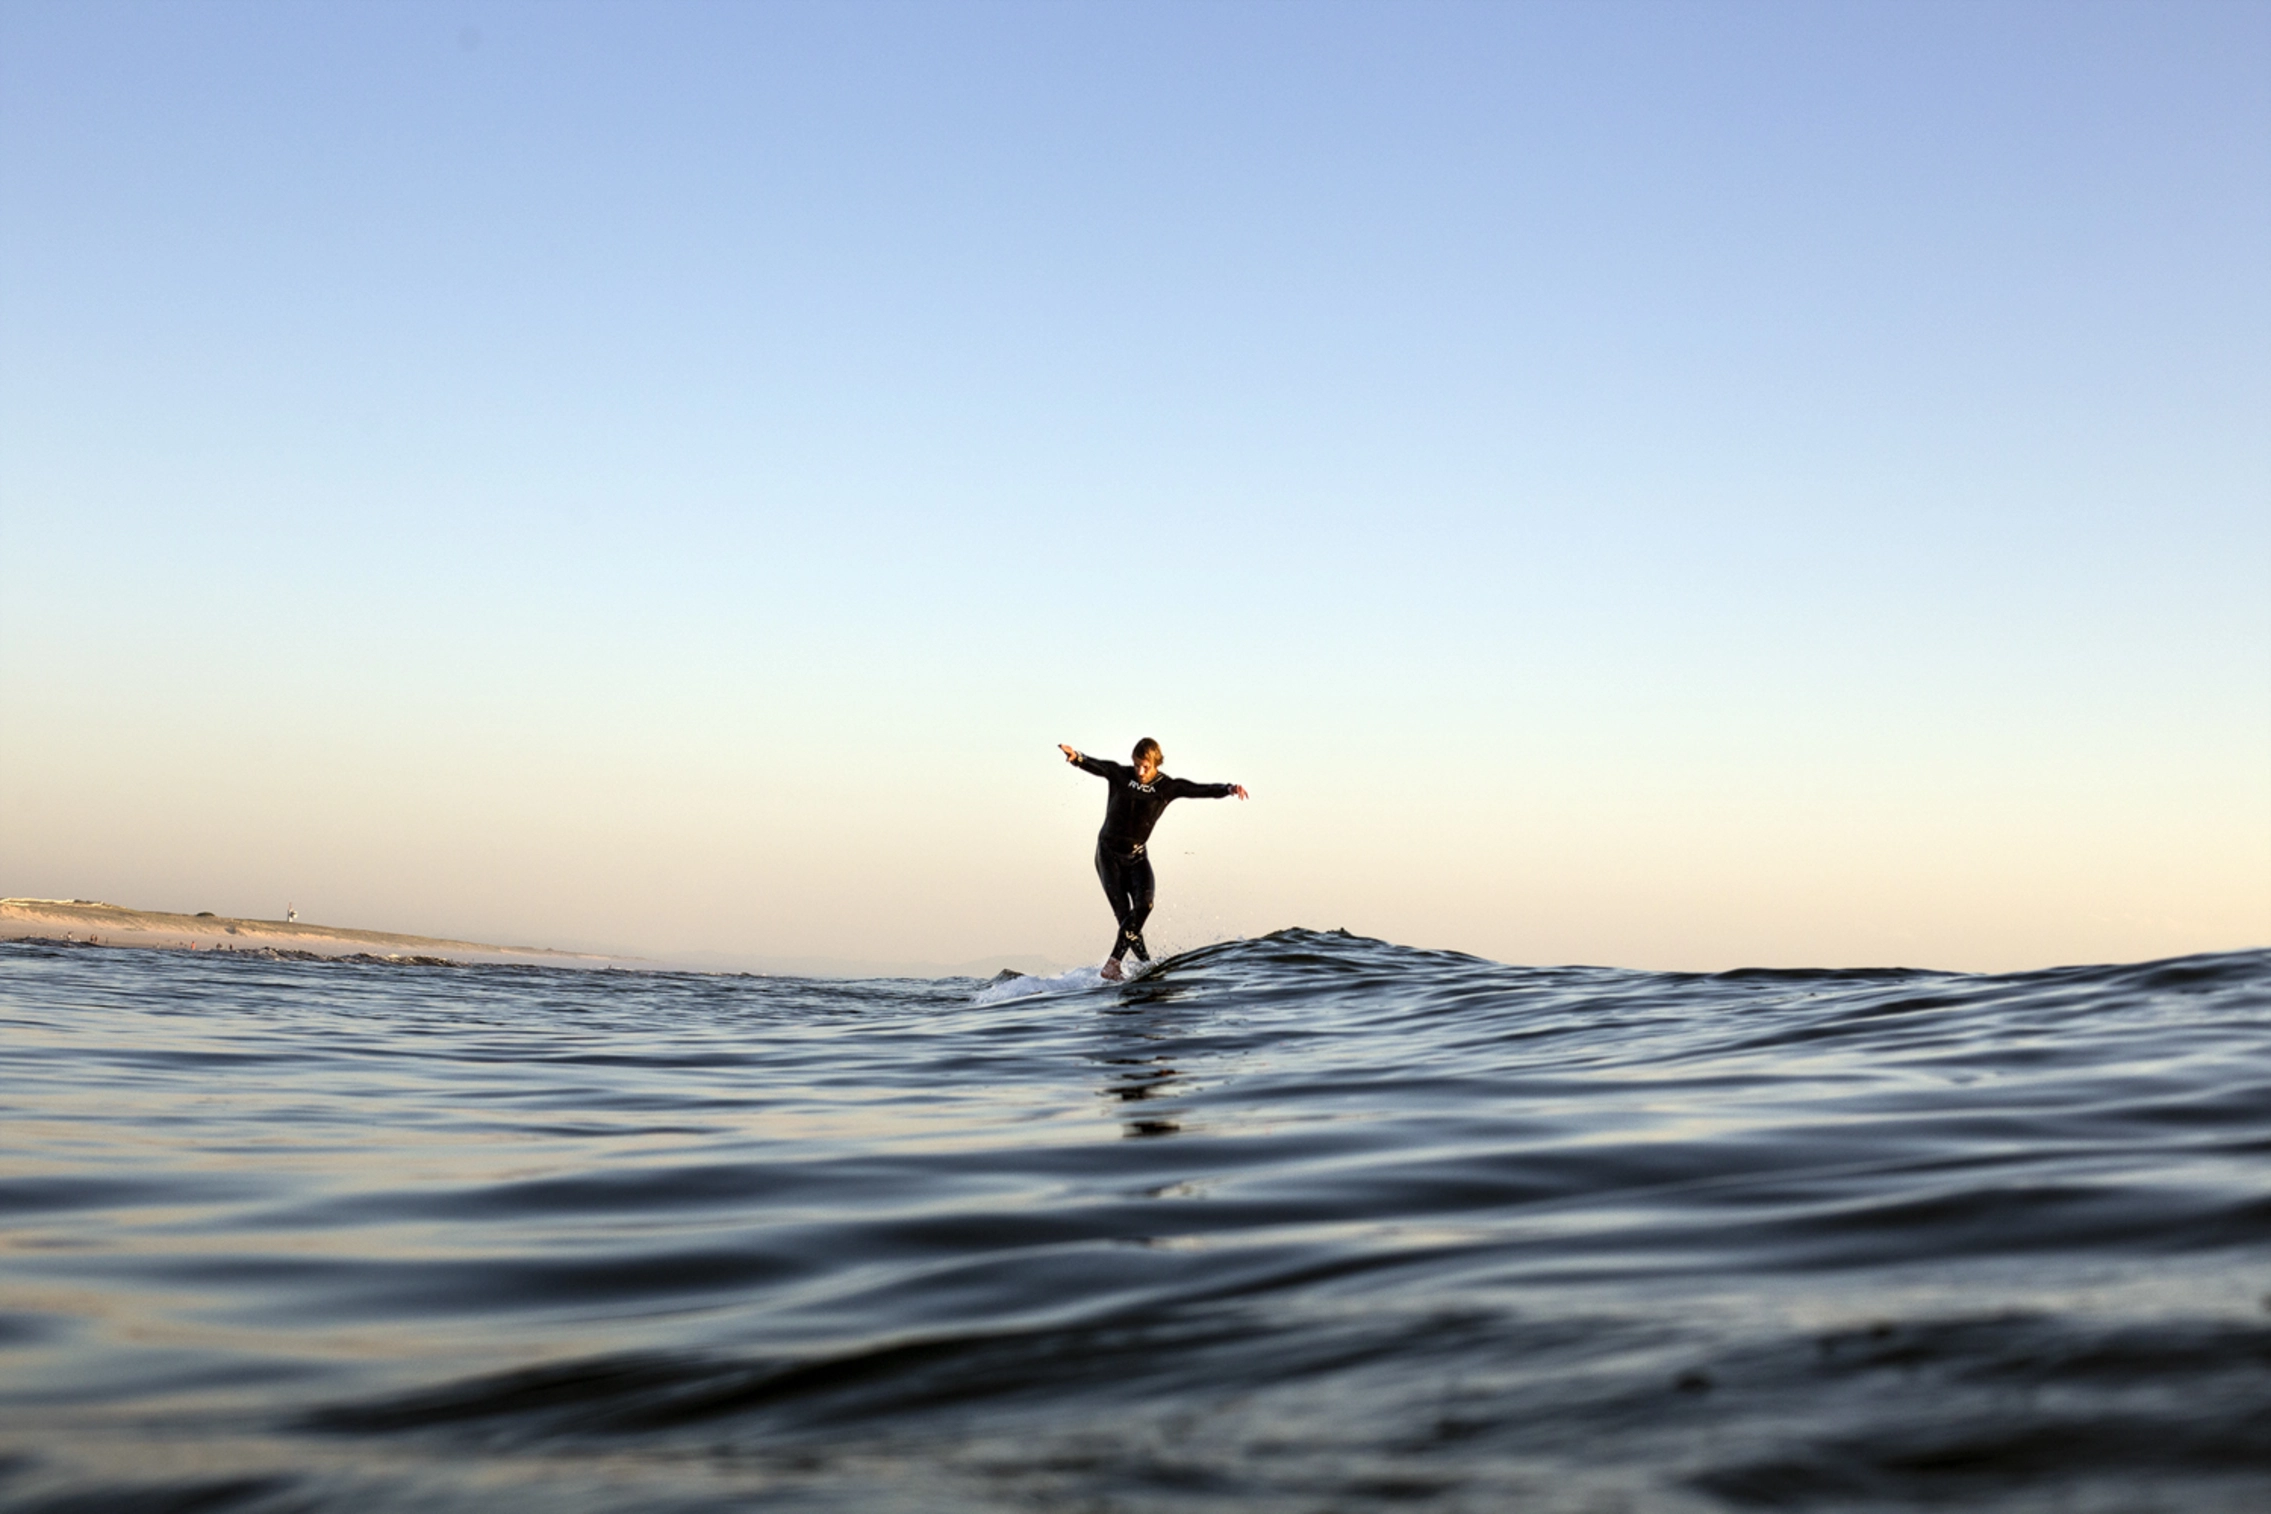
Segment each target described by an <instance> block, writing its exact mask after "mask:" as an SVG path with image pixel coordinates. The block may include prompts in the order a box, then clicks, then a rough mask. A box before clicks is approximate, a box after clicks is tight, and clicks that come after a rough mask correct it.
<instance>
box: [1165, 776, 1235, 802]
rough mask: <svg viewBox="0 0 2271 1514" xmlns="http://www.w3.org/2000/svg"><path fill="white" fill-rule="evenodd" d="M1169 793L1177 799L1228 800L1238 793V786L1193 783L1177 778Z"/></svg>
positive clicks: (1232, 784)
mask: <svg viewBox="0 0 2271 1514" xmlns="http://www.w3.org/2000/svg"><path fill="white" fill-rule="evenodd" d="M1171 792H1172V796H1173V797H1174V798H1177V799H1228V798H1229V797H1230V796H1231V795H1232V794H1235V793H1237V792H1238V785H1237V784H1235V783H1193V782H1191V780H1190V779H1188V778H1178V779H1176V780H1175V787H1174V789H1173V790H1172V791H1171Z"/></svg>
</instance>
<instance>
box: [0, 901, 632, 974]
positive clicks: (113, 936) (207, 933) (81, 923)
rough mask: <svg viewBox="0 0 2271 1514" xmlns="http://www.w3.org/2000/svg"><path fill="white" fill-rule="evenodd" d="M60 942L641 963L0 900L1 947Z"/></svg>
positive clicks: (81, 904) (386, 934) (92, 905)
mask: <svg viewBox="0 0 2271 1514" xmlns="http://www.w3.org/2000/svg"><path fill="white" fill-rule="evenodd" d="M24 940H64V941H71V942H75V943H85V944H89V945H96V946H125V947H137V948H142V949H145V950H158V951H222V952H228V951H237V952H260V953H269V952H273V953H276V954H278V955H283V954H291V955H294V956H308V957H378V958H382V959H385V960H387V961H395V962H436V963H452V964H472V963H483V964H492V963H512V962H518V963H528V964H543V965H548V966H552V967H611V966H614V965H617V964H629V963H634V962H638V961H639V959H638V958H634V957H609V956H602V955H599V954H598V953H594V952H567V951H557V950H554V949H553V948H551V947H545V946H492V945H489V944H487V943H485V942H480V941H452V940H447V939H443V938H440V937H435V936H405V935H399V934H397V933H395V932H392V931H376V930H351V929H349V928H347V927H345V926H337V925H314V924H310V923H308V922H306V921H299V920H241V919H237V918H235V917H234V916H227V915H210V914H206V915H176V914H167V913H165V912H164V911H160V910H143V909H128V908H126V907H125V906H123V905H117V904H104V903H101V902H99V901H97V900H92V899H0V941H24Z"/></svg>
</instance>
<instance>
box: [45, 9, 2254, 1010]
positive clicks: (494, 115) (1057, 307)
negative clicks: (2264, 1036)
mask: <svg viewBox="0 0 2271 1514" xmlns="http://www.w3.org/2000/svg"><path fill="white" fill-rule="evenodd" d="M0 149H4V150H0V364H4V368H0V490H4V495H0V892H5V893H12V894H31V895H41V896H76V897H87V898H102V899H109V900H114V901H116V902H119V903H125V904H134V905H141V906H144V907H150V908H178V909H189V910H196V909H213V910H218V911H221V912H222V913H225V914H248V915H255V916H274V915H277V914H280V913H281V912H282V910H283V908H284V906H285V904H286V903H287V902H291V903H295V904H297V905H298V907H299V909H300V911H301V913H302V915H303V916H304V917H307V918H311V919H315V920H320V921H325V922H328V923H334V924H345V925H360V926H366V927H372V928H381V929H394V930H407V931H415V932H420V933H426V934H440V935H452V936H471V937H474V938H477V939H486V940H506V941H514V942H535V943H542V944H550V945H560V946H573V947H587V948H599V949H613V950H628V951H637V952H646V953H653V954H661V955H665V956H678V957H683V956H687V955H690V954H694V953H710V954H714V955H712V956H711V957H709V958H707V959H706V960H713V961H719V962H726V961H732V962H762V961H779V960H783V959H799V960H801V959H810V958H816V957H826V958H840V959H845V960H847V961H863V962H870V963H887V962H909V961H925V962H944V963H951V962H961V961H965V960H969V959H973V958H978V957H980V956H982V955H984V954H986V953H1038V954H1042V955H1046V956H1050V957H1053V958H1055V959H1057V960H1059V961H1064V962H1072V961H1093V960H1095V959H1096V958H1097V957H1099V956H1100V955H1101V954H1102V952H1103V951H1104V949H1105V948H1106V946H1107V945H1108V944H1109V941H1110V939H1111V932H1112V922H1111V918H1110V915H1109V912H1108V911H1107V909H1106V907H1105V905H1104V902H1103V899H1102V896H1101V892H1100V891H1099V890H1098V889H1097V887H1096V883H1095V880H1094V876H1093V874H1092V872H1091V870H1090V864H1089V849H1090V845H1091V838H1092V836H1093V834H1094V829H1095V824H1096V820H1097V817H1098V815H1099V814H1100V811H1101V807H1102V800H1103V791H1102V786H1101V785H1100V784H1099V783H1097V781H1096V780H1094V779H1092V778H1088V777H1086V776H1084V775H1081V774H1079V773H1076V772H1073V771H1071V770H1069V769H1067V768H1065V767H1064V766H1063V765H1062V763H1061V762H1060V761H1059V759H1058V757H1057V754H1056V752H1055V750H1054V744H1055V743H1056V742H1059V741H1065V742H1070V743H1072V744H1074V745H1076V746H1079V747H1082V748H1084V749H1087V750H1092V751H1096V752H1099V753H1103V754H1106V755H1111V756H1122V755H1124V753H1125V749H1126V748H1127V747H1128V745H1129V744H1130V743H1131V742H1132V741H1133V740H1134V739H1135V738H1136V737H1138V736H1141V735H1155V736H1157V737H1158V738H1159V739H1160V740H1161V741H1162V742H1163V743H1164V744H1165V747H1166V750H1167V756H1168V768H1169V770H1170V771H1172V772H1177V773H1180V774H1183V775H1184V776H1188V777H1193V778H1199V779H1208V780H1214V779H1231V780H1236V781H1239V782H1243V783H1245V784H1247V785H1248V786H1249V787H1250V788H1251V789H1252V790H1253V792H1254V799H1253V801H1252V802H1251V803H1248V804H1244V805H1239V804H1237V803H1235V802H1230V803H1217V804H1202V803H1187V804H1183V805H1179V806H1177V807H1176V808H1175V809H1174V810H1173V811H1171V812H1170V813H1169V815H1168V816H1167V818H1166V820H1165V821H1164V822H1163V825H1162V829H1161V831H1160V833H1159V837H1158V840H1157V843H1156V844H1155V848H1154V851H1155V854H1156V856H1157V858H1158V863H1159V870H1160V873H1161V877H1162V905H1161V909H1160V913H1159V915H1158V917H1157V920H1156V923H1155V925H1154V929H1153V932H1152V934H1153V939H1154V943H1155V945H1159V946H1165V947H1170V948H1172V947H1178V946H1188V945H1193V944H1197V943H1199V942H1202V941H1205V940H1210V939H1215V938H1217V937H1220V936H1224V935H1230V934H1238V933H1254V932H1260V931H1265V930H1270V929H1274V928H1276V927H1279V926H1286V925H1309V926H1315V927H1335V926H1345V927H1347V928H1348V929H1351V930H1355V931H1358V932H1360V933H1363V934H1367V935H1376V936H1383V937H1387V938H1389V939H1393V940H1397V941H1403V942H1408V943H1412V944H1416V945H1428V946H1449V947H1457V948H1460V949H1464V950H1468V951H1473V952H1477V953H1481V954H1483V955H1487V956H1492V957H1496V958H1499V959H1502V960H1507V961H1516V962H1571V961H1589V962H1603V963H1614V964H1620V965H1631V966H1660V967H1682V968H1722V967H1731V966H1737V965H1744V964H1772V965H1800V964H1807V965H1859V964H1884V963H1903V964H1910V965H1917V966H1940V967H1962V968H2007V967H2021V966H2034V965H2042V964H2048V963H2052V962H2061V961H2084V960H2090V961H2101V960H2109V959H2129V958H2141V957H2152V956H2163V955H2173V954H2177V953H2182V952H2190V951H2198V950H2206V949H2218V948H2229V947H2240V946H2255V945H2263V944H2266V943H2271V508H2267V506H2271V5H2265V4H2260V3H2257V4H2207V5H2202V4H2190V5H2188V4H2181V3H2168V0H2156V3H2151V4H2136V5H2091V4H2073V3H2058V4H2049V5H1992V4H1926V3H1916V4H1898V5H1885V6H1874V5H1820V4H1792V5H1779V4H1777V5H1742V4H1718V5H1707V4H1643V5H1614V4H1598V3H1586V4H1578V5H1549V4H1529V5H1481V4H1448V5H1429V4H1393V5H1390V4H1380V5H1354V6H1343V5H1325V4H1304V5H1290V4H1263V5H1241V4H1171V5H1106V4H1096V5H1062V4H1043V5H997V4H944V3H939V4H921V5H891V4H862V5H840V4H829V5H812V6H806V5H762V4H746V5H698V4H684V5H671V4H660V3H656V4H617V5H572V4H544V5H535V6H519V5H497V4H482V3H455V4H433V5H417V4H369V5H352V4H339V5H288V4H265V5H230V4H199V5H180V6H176V5H126V6H119V5H103V4H85V3H73V4H26V3H21V0H9V3H7V4H5V5H0Z"/></svg>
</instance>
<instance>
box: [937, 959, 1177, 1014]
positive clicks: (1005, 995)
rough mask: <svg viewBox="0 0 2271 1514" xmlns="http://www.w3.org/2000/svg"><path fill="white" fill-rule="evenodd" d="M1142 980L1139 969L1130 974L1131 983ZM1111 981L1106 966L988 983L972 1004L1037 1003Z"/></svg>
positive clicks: (974, 997) (1099, 964)
mask: <svg viewBox="0 0 2271 1514" xmlns="http://www.w3.org/2000/svg"><path fill="white" fill-rule="evenodd" d="M1141 976H1143V972H1142V969H1140V968H1138V969H1136V970H1134V971H1132V972H1130V973H1129V974H1128V977H1129V978H1130V979H1134V978H1139V977H1141ZM1111 981H1112V980H1111V979H1109V978H1107V977H1105V976H1104V965H1103V964H1102V963H1100V962H1099V963H1097V964H1095V965H1094V966H1091V967H1075V968H1073V969H1071V970H1070V971H1067V972H1061V973H1058V974H1056V975H1055V976H1054V977H1048V978H1037V977H1030V976H1028V977H1022V978H1004V979H1002V980H1001V981H1000V982H999V983H988V984H987V985H986V986H985V987H984V988H981V989H979V990H978V991H977V993H976V994H974V995H972V996H971V999H970V1002H971V1003H972V1004H1000V1003H1003V1002H1005V1001H1007V1000H1010V999H1036V998H1041V997H1044V996H1046V995H1050V994H1077V993H1080V992H1082V991H1084V990H1086V989H1091V988H1102V987H1103V986H1104V985H1105V984H1107V983H1109V982H1111Z"/></svg>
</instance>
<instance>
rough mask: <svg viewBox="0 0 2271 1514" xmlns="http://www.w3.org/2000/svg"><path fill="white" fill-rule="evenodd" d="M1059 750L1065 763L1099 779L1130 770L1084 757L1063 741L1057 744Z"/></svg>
mask: <svg viewBox="0 0 2271 1514" xmlns="http://www.w3.org/2000/svg"><path fill="white" fill-rule="evenodd" d="M1057 750H1058V751H1060V752H1062V753H1064V754H1065V761H1067V762H1069V763H1071V764H1072V765H1073V766H1074V767H1076V768H1079V769H1080V770H1081V771H1082V772H1084V773H1094V774H1095V775H1096V776H1097V777H1099V778H1109V777H1111V776H1112V775H1113V774H1114V773H1124V772H1127V771H1128V769H1126V768H1124V767H1122V766H1120V764H1118V763H1116V762H1106V761H1105V760H1104V759H1103V758H1101V757H1087V756H1083V755H1082V754H1081V753H1079V752H1076V751H1074V750H1073V749H1072V748H1071V747H1069V746H1066V745H1065V744H1064V743H1063V742H1061V741H1060V742H1058V743H1057Z"/></svg>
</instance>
